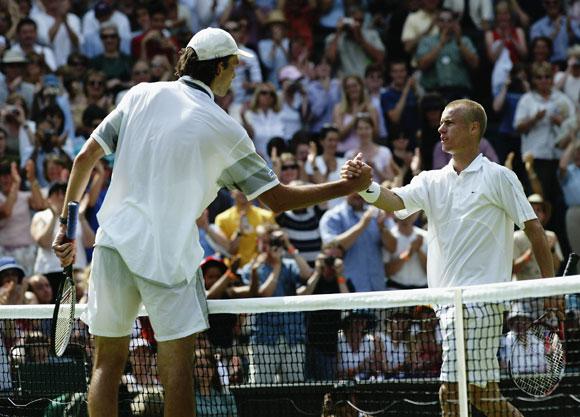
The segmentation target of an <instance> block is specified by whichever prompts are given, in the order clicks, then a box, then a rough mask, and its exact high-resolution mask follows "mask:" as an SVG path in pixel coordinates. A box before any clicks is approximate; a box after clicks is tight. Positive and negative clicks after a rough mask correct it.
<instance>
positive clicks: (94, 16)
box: [82, 0, 131, 58]
mask: <svg viewBox="0 0 580 417" xmlns="http://www.w3.org/2000/svg"><path fill="white" fill-rule="evenodd" d="M103 23H111V24H113V25H115V26H116V27H117V29H118V33H119V37H120V39H121V41H122V43H123V44H126V46H125V47H124V48H123V52H124V53H129V49H128V46H129V42H130V41H131V23H130V21H129V18H128V17H127V15H125V14H124V13H123V12H122V11H120V10H116V7H115V2H114V1H112V0H99V1H97V2H95V5H94V7H93V8H90V9H89V10H87V12H86V13H85V14H84V16H83V21H82V27H83V38H84V43H83V45H82V47H83V50H85V52H84V53H85V54H86V55H88V56H89V57H91V58H92V57H95V56H97V55H98V54H99V53H101V52H102V50H103V44H102V43H101V42H100V41H98V36H94V35H98V33H99V29H100V27H101V25H102V24H103ZM87 41H88V42H87ZM87 43H89V44H90V47H89V46H88V45H87ZM87 52H88V53H87Z"/></svg>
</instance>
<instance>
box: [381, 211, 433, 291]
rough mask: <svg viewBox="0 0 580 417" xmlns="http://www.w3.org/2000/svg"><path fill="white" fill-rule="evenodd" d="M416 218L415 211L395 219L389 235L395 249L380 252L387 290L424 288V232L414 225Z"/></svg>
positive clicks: (425, 237)
mask: <svg viewBox="0 0 580 417" xmlns="http://www.w3.org/2000/svg"><path fill="white" fill-rule="evenodd" d="M418 217H419V213H415V214H412V215H411V216H409V217H407V218H405V219H403V220H401V219H399V218H395V222H396V226H394V227H393V228H392V229H391V234H392V235H393V237H394V238H395V239H396V240H397V249H396V250H395V251H394V252H393V253H389V252H388V251H383V252H384V253H385V259H384V261H385V273H386V274H387V277H388V280H387V287H388V288H389V289H399V290H406V289H413V288H427V232H426V231H425V230H423V229H421V228H419V227H417V226H415V225H414V224H415V222H416V221H417V218H418Z"/></svg>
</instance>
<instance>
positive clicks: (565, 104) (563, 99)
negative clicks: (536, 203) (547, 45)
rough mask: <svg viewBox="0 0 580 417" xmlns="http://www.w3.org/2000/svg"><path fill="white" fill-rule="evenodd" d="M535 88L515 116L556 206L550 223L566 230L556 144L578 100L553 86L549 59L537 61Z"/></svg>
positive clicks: (525, 148) (533, 73) (525, 149)
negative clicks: (562, 127) (560, 129)
mask: <svg viewBox="0 0 580 417" xmlns="http://www.w3.org/2000/svg"><path fill="white" fill-rule="evenodd" d="M531 76H532V90H531V91H530V92H528V93H526V94H524V95H523V96H522V98H521V99H520V101H519V102H518V105H517V108H516V113H515V116H514V127H515V128H516V129H517V131H518V132H519V133H520V134H521V135H522V155H525V154H527V153H528V152H529V153H531V154H532V155H533V157H534V168H535V170H536V173H537V175H538V179H539V180H540V183H541V185H542V189H543V190H544V193H545V194H544V198H545V199H546V200H547V201H548V202H549V203H550V204H551V205H552V207H553V208H554V215H553V216H552V219H551V221H550V223H549V227H550V228H551V229H552V230H553V231H554V232H555V233H556V234H557V235H560V234H563V233H565V232H564V229H565V226H564V224H563V221H564V217H565V212H564V207H565V206H564V203H563V196H562V189H561V187H560V183H559V182H558V177H557V170H558V160H559V157H560V152H561V151H560V150H559V149H557V148H556V139H557V134H558V130H559V126H561V125H562V123H563V122H564V121H565V120H566V119H567V118H569V117H571V116H572V115H574V113H575V106H574V103H572V101H571V100H570V99H569V98H568V96H566V95H565V94H564V93H562V92H561V91H559V90H557V89H555V88H554V87H553V69H552V66H551V65H550V64H549V63H547V62H544V63H541V64H533V65H532V70H531Z"/></svg>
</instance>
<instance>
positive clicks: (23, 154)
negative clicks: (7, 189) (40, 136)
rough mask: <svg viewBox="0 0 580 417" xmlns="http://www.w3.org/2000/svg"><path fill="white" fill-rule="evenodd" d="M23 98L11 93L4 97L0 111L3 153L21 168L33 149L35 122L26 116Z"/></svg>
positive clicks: (26, 111)
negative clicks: (2, 130) (4, 101)
mask: <svg viewBox="0 0 580 417" xmlns="http://www.w3.org/2000/svg"><path fill="white" fill-rule="evenodd" d="M28 114H29V113H28V110H27V107H26V102H25V101H24V98H23V97H22V96H21V95H19V94H18V93H13V94H11V95H10V96H8V98H7V99H6V105H5V106H4V107H3V108H2V110H1V111H0V115H1V120H2V127H3V128H4V132H5V133H6V135H5V137H4V139H5V144H6V146H5V149H4V155H5V157H6V159H9V160H14V161H17V162H18V163H19V166H20V167H21V168H22V167H24V164H25V163H26V161H27V160H28V158H29V157H30V154H31V153H32V150H33V149H34V142H35V137H34V132H35V124H34V122H32V120H30V118H29V116H28Z"/></svg>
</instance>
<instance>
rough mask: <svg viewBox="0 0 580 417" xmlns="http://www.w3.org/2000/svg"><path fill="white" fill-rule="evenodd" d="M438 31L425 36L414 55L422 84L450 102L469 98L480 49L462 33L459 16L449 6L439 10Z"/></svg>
mask: <svg viewBox="0 0 580 417" xmlns="http://www.w3.org/2000/svg"><path fill="white" fill-rule="evenodd" d="M437 25H438V26H439V34H437V35H434V36H428V37H426V38H423V39H422V40H421V41H420V42H419V45H418V47H417V53H416V55H415V58H416V60H417V66H418V68H419V69H420V70H421V71H422V74H421V85H422V86H423V87H424V88H425V90H427V91H438V92H439V93H440V94H441V95H442V96H443V97H445V99H446V100H447V101H452V100H455V99H459V98H464V97H469V95H470V94H471V91H472V84H471V80H470V77H471V73H472V72H473V71H474V70H475V69H476V68H477V67H478V65H479V56H478V55H477V50H476V49H475V46H474V45H473V43H472V42H471V40H470V39H469V38H468V37H467V36H463V35H462V34H461V26H460V25H459V21H458V20H457V16H456V15H455V14H454V13H453V12H452V11H451V10H449V9H443V10H441V11H440V12H439V17H438V19H437Z"/></svg>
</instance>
